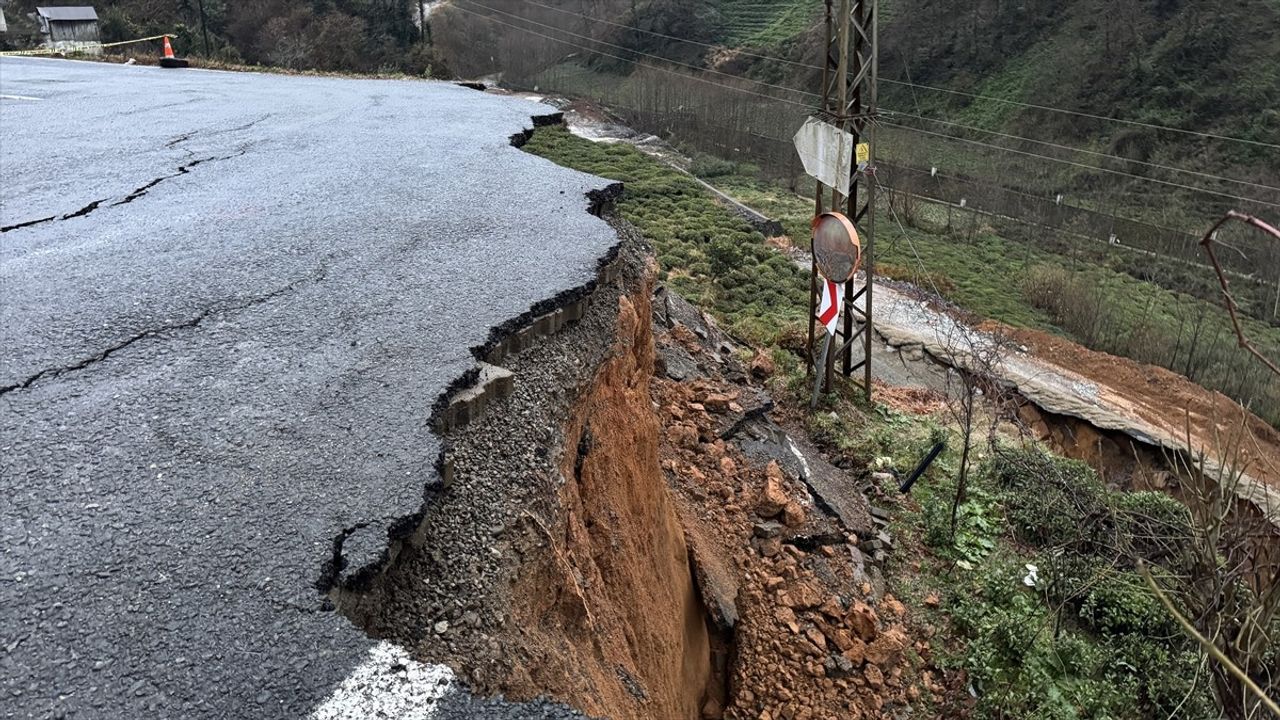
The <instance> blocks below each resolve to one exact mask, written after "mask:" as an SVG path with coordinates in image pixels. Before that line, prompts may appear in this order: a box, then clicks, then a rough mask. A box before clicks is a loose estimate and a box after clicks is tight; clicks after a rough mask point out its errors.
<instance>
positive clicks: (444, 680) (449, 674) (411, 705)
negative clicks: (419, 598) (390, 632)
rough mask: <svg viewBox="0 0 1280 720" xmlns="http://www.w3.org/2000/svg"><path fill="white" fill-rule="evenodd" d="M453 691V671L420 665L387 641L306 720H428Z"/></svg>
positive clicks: (375, 648) (373, 649)
mask: <svg viewBox="0 0 1280 720" xmlns="http://www.w3.org/2000/svg"><path fill="white" fill-rule="evenodd" d="M453 688H454V675H453V671H452V670H450V669H449V668H448V667H446V666H444V665H424V664H423V663H420V662H418V661H417V660H414V659H413V658H411V657H409V653H407V652H405V651H404V650H403V649H402V648H400V647H397V646H396V645H393V644H391V643H389V642H385V641H384V642H380V643H378V644H377V645H375V646H373V648H371V649H370V650H369V657H368V658H366V659H365V661H364V662H363V663H361V664H360V665H359V666H358V667H356V669H355V670H352V671H351V674H350V675H348V676H347V679H346V680H343V681H342V684H341V685H339V686H338V687H337V688H336V689H335V690H334V691H333V694H332V695H330V696H329V698H328V699H327V700H325V701H324V702H323V703H321V704H320V705H319V706H318V707H317V708H316V709H315V710H312V711H311V715H310V720H365V719H366V718H396V719H397V720H431V719H432V718H434V717H435V716H436V706H437V705H438V704H439V701H440V699H441V698H443V697H444V696H445V694H446V693H448V692H449V691H450V690H452V689H453Z"/></svg>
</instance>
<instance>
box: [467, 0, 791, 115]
mask: <svg viewBox="0 0 1280 720" xmlns="http://www.w3.org/2000/svg"><path fill="white" fill-rule="evenodd" d="M449 7H451V8H453V9H455V10H461V11H462V12H465V13H469V14H471V15H475V16H476V17H478V18H481V19H484V20H486V21H488V22H493V23H497V24H499V25H505V26H507V27H509V28H512V29H513V30H520V31H522V32H527V33H529V34H530V35H537V36H538V37H541V38H546V39H547V40H552V41H555V42H558V43H562V44H564V45H568V46H569V47H572V48H577V49H578V50H582V51H583V52H589V53H595V54H597V55H603V56H604V57H608V58H613V59H614V60H621V61H622V62H629V63H634V64H636V65H639V66H641V67H646V68H649V69H651V70H658V71H660V72H665V73H669V74H671V75H675V76H676V77H681V78H686V79H689V80H696V81H698V82H701V83H706V84H707V85H714V86H716V87H719V88H724V89H726V90H733V91H735V92H740V93H746V94H747V95H754V96H756V97H759V98H764V99H765V100H774V101H776V102H781V103H787V104H789V105H796V106H798V107H802V108H805V109H808V110H812V109H813V107H812V106H811V105H809V104H808V103H802V102H797V101H795V100H788V99H787V98H780V97H777V96H776V95H765V94H764V93H758V92H755V91H754V90H748V89H746V88H740V87H734V86H732V85H726V84H724V83H718V82H716V81H714V80H708V79H706V78H703V77H698V76H697V75H690V74H688V73H683V72H678V71H676V70H671V69H669V68H664V67H662V66H660V65H653V64H651V63H646V62H642V61H640V60H636V59H634V58H625V57H622V56H620V55H614V54H612V53H607V52H604V51H603V50H596V49H594V48H589V47H585V46H583V45H579V44H577V43H573V42H570V41H568V40H564V39H562V38H558V37H554V36H552V35H547V34H546V33H540V32H538V31H537V30H534V29H532V28H527V27H522V26H520V25H513V24H511V23H509V22H505V21H503V20H499V19H498V18H495V17H493V16H491V15H485V14H484V13H480V12H476V11H475V10H468V9H467V8H465V7H463V6H462V5H457V4H454V5H450V6H449ZM730 77H733V76H730Z"/></svg>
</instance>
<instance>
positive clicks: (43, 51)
mask: <svg viewBox="0 0 1280 720" xmlns="http://www.w3.org/2000/svg"><path fill="white" fill-rule="evenodd" d="M65 54H66V51H65V50H54V49H53V48H39V49H36V50H5V51H3V52H0V57H7V56H10V55H65Z"/></svg>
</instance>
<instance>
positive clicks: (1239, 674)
mask: <svg viewBox="0 0 1280 720" xmlns="http://www.w3.org/2000/svg"><path fill="white" fill-rule="evenodd" d="M1138 572H1140V573H1142V578H1143V579H1144V580H1146V581H1147V587H1149V588H1151V592H1153V593H1155V594H1156V597H1157V598H1158V599H1159V600H1160V604H1161V605H1164V609H1165V610H1166V611H1168V612H1169V614H1170V615H1172V616H1173V619H1174V620H1177V621H1178V624H1179V625H1181V626H1182V629H1183V630H1184V631H1186V633H1187V634H1188V635H1190V636H1191V637H1193V638H1195V640H1196V642H1198V643H1200V647H1202V648H1204V651H1205V652H1207V653H1209V654H1210V655H1211V656H1213V659H1214V660H1217V661H1218V662H1219V663H1220V664H1221V665H1222V666H1223V667H1225V668H1226V669H1227V671H1228V672H1230V673H1231V674H1232V675H1234V676H1235V677H1236V679H1238V680H1239V681H1240V682H1241V683H1242V684H1243V685H1244V686H1245V687H1246V688H1247V689H1248V690H1249V692H1251V693H1253V694H1254V695H1255V696H1256V697H1257V698H1258V700H1259V701H1260V702H1261V703H1262V704H1263V705H1265V706H1266V708H1267V709H1268V710H1270V711H1271V712H1272V713H1273V714H1275V716H1276V717H1280V705H1276V701H1275V700H1272V699H1271V698H1269V697H1267V694H1266V693H1264V692H1263V691H1262V688H1260V687H1258V685H1257V683H1255V682H1254V681H1253V678H1250V677H1249V676H1248V674H1246V673H1245V672H1244V671H1243V670H1241V669H1240V668H1239V667H1237V666H1236V664H1235V663H1233V662H1231V659H1230V658H1228V657H1227V656H1226V655H1224V654H1223V652H1222V651H1221V650H1219V649H1218V646H1217V645H1214V644H1213V643H1212V642H1210V641H1209V640H1208V639H1207V638H1205V636H1203V635H1201V634H1200V632H1199V631H1198V630H1196V629H1195V626H1193V625H1192V624H1191V622H1190V621H1188V620H1187V619H1186V618H1184V617H1183V616H1182V613H1179V612H1178V609H1177V608H1175V607H1174V606H1173V602H1172V601H1170V600H1169V596H1168V595H1165V593H1164V591H1163V590H1161V589H1160V588H1159V586H1157V585H1156V581H1155V580H1154V579H1152V577H1151V572H1150V571H1149V570H1147V564H1146V563H1145V562H1143V561H1141V560H1140V561H1138Z"/></svg>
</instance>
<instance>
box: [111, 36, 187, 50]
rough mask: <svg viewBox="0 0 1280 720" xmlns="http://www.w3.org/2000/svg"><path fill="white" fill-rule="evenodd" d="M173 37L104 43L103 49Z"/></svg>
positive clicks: (154, 37) (153, 37) (152, 37)
mask: <svg viewBox="0 0 1280 720" xmlns="http://www.w3.org/2000/svg"><path fill="white" fill-rule="evenodd" d="M167 37H173V36H172V35H152V36H151V37H144V38H138V39H137V40H121V41H120V42H113V43H102V47H104V48H109V47H115V46H117V45H128V44H130V43H139V42H147V41H148V40H160V39H161V38H167Z"/></svg>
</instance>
